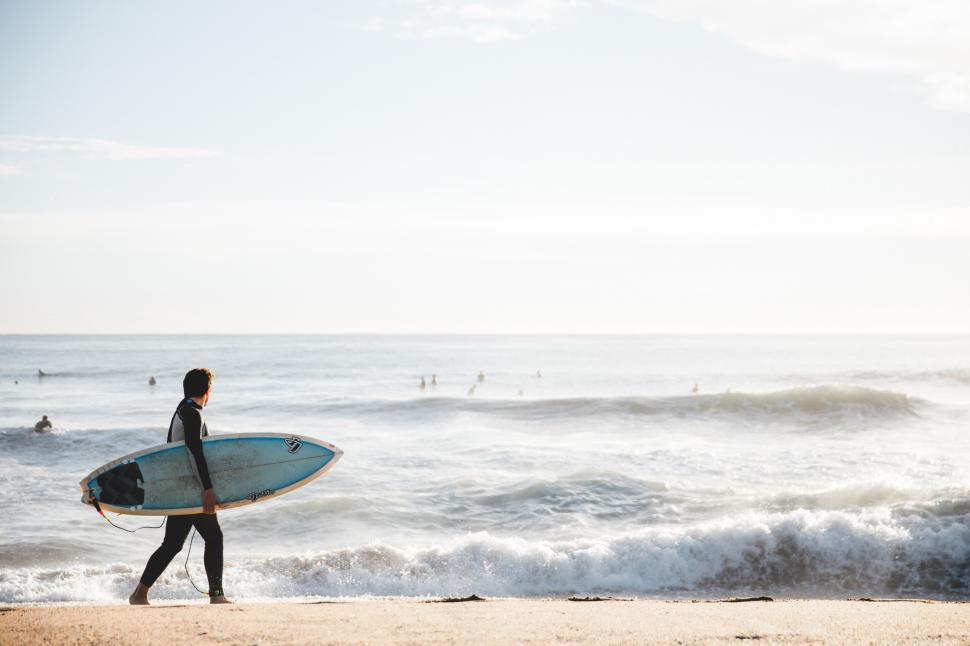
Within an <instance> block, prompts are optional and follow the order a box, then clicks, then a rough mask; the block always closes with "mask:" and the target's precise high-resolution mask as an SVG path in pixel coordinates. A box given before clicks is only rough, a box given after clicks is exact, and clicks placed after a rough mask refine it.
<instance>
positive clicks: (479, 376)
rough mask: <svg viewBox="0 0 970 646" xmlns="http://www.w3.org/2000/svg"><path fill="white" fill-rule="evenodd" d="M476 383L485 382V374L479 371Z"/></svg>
mask: <svg viewBox="0 0 970 646" xmlns="http://www.w3.org/2000/svg"><path fill="white" fill-rule="evenodd" d="M478 381H480V382H482V381H485V373H484V372H482V371H481V370H479V371H478Z"/></svg>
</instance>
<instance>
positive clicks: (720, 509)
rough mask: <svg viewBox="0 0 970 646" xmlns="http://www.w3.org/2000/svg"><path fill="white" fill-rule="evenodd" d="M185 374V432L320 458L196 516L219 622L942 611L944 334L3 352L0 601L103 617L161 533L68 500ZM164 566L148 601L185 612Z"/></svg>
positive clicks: (954, 444)
mask: <svg viewBox="0 0 970 646" xmlns="http://www.w3.org/2000/svg"><path fill="white" fill-rule="evenodd" d="M196 366H208V367H210V368H211V369H213V370H214V371H215V372H216V374H217V380H216V385H215V389H214V392H213V396H212V399H211V401H210V404H209V407H208V408H207V411H206V418H207V422H208V425H209V428H210V432H211V433H213V434H218V433H239V432H256V431H273V432H293V433H298V434H304V435H308V436H313V437H317V438H320V439H324V440H327V441H330V442H333V443H334V444H336V445H337V446H339V447H340V448H342V449H343V450H344V451H345V455H344V457H343V459H342V460H341V462H340V463H339V464H338V465H337V466H336V467H335V468H334V469H333V470H332V471H331V472H330V473H328V474H327V475H326V476H324V477H323V478H322V479H320V480H317V481H315V482H314V483H312V484H310V485H309V486H307V487H304V488H303V489H301V490H299V491H297V492H294V493H292V494H289V495H286V496H284V497H281V498H278V499H275V500H272V501H268V502H266V503H264V504H259V505H254V506H251V507H247V508H244V509H238V510H227V511H224V512H221V513H220V515H219V517H220V522H221V524H222V527H223V531H224V534H225V554H226V570H225V585H226V589H227V592H228V593H229V594H230V595H231V596H234V597H237V598H241V599H292V598H320V597H324V598H345V597H358V596H428V595H447V596H465V595H468V594H472V593H475V594H479V595H489V596H548V595H555V596H561V595H572V594H579V595H587V594H589V595H593V594H600V595H603V594H610V595H622V596H637V597H675V598H685V597H690V598H705V597H717V596H723V595H746V594H771V595H779V596H809V597H835V598H839V597H855V596H886V597H912V596H916V597H927V598H944V599H952V598H959V599H966V598H970V466H968V465H970V460H968V458H970V432H968V429H970V336H958V337H953V336H934V337H918V336H901V337H865V336H859V337H851V336H838V337H818V336H815V337H787V336H764V337H760V336H739V337H731V336H698V337H688V336H642V337H615V336H608V337H568V336H523V337H516V336H499V337H472V336H463V337H460V336H453V337H449V336H443V337H432V336H429V337H389V336H367V337H348V336H307V337H301V336H265V337H262V336H242V337H234V336H198V337H177V336H157V337H156V336H132V337H123V336H105V337H90V336H85V337H74V336H54V337H51V336H6V337H0V491H2V496H0V516H2V521H0V602H3V603H8V604H9V603H50V602H96V603H120V602H123V601H124V600H125V599H126V598H127V595H128V594H129V593H130V591H131V589H132V588H133V587H134V584H135V582H136V581H137V578H138V576H139V575H140V573H141V570H142V568H143V567H144V564H145V561H146V560H147V558H148V556H149V555H150V554H151V552H152V551H153V550H154V549H155V547H157V545H158V544H159V543H160V541H161V538H162V531H163V530H161V529H145V530H141V531H138V532H137V533H135V534H128V533H125V532H122V531H119V530H117V529H114V528H112V527H110V526H109V525H108V524H107V523H105V522H104V521H103V520H102V519H101V518H100V517H99V516H98V515H97V514H96V512H95V511H94V510H93V509H91V508H90V507H87V506H84V505H82V504H81V503H80V502H79V500H80V490H79V488H78V481H79V480H80V479H81V478H82V477H83V476H84V475H86V474H87V473H88V472H90V471H91V470H92V469H94V468H95V467H97V466H100V465H101V464H103V463H105V462H107V461H108V460H110V459H113V458H115V457H119V456H120V455H122V454H125V453H128V452H131V451H135V450H138V449H142V448H146V447H148V446H152V445H155V444H159V443H162V442H164V440H165V433H166V430H167V425H168V421H169V419H170V417H171V414H172V411H173V410H174V407H175V406H176V405H177V403H178V401H179V399H180V397H181V378H182V375H183V374H184V373H185V371H186V370H187V369H189V368H192V367H196ZM38 369H43V370H44V371H45V372H47V373H50V374H49V376H46V377H38V376H36V373H37V370H38ZM480 370H481V371H484V373H485V380H484V381H483V382H478V381H477V378H476V375H477V374H478V372H479V371H480ZM537 371H541V374H542V376H541V378H540V377H538V376H537ZM432 373H436V374H437V379H438V385H437V386H436V387H433V388H432V387H431V386H430V385H429V387H428V388H427V389H426V390H424V391H422V390H421V389H420V388H419V385H418V384H419V380H420V378H421V377H422V376H424V377H425V379H426V380H428V381H429V382H430V379H431V375H432ZM149 375H155V376H156V377H157V379H158V384H157V385H155V386H149V385H148V384H147V380H148V377H149ZM15 381H17V382H19V383H14V382H15ZM695 383H696V384H697V385H698V392H697V393H692V392H691V391H692V388H693V386H694V384H695ZM473 385H474V386H475V392H474V393H473V394H471V395H469V394H468V391H469V389H470V388H471V387H472V386H473ZM42 414H47V415H49V416H50V418H51V420H52V421H53V423H54V430H53V432H50V433H45V434H38V433H34V432H33V431H32V430H31V429H32V427H33V424H34V422H36V421H37V420H38V419H39V418H40V416H41V415H42ZM216 488H217V490H218V482H217V483H216ZM159 520H160V519H159ZM115 521H116V522H117V523H119V524H122V525H125V526H127V527H138V526H141V525H145V524H151V523H152V522H156V523H157V522H158V521H156V520H155V519H152V518H145V517H129V516H121V517H118V518H117V519H115ZM201 554H202V541H201V539H198V538H197V539H196V541H195V543H194V546H193V549H192V554H191V559H190V562H189V565H188V568H189V571H190V572H191V576H192V578H193V579H194V580H195V581H196V582H197V583H200V584H201V583H202V582H204V580H205V577H204V574H203V570H202V563H201ZM185 555H186V550H183V552H182V554H181V555H180V556H179V557H177V559H176V561H174V562H173V563H172V565H171V566H170V567H169V569H168V570H167V572H166V573H165V575H164V576H163V577H162V578H161V579H160V580H159V582H158V583H157V584H156V586H155V587H154V589H153V596H154V598H156V599H196V598H198V594H197V593H196V592H195V590H194V589H193V588H192V585H191V583H190V581H189V579H188V578H187V577H186V574H185V570H184V569H183V568H184V565H183V564H184V558H185Z"/></svg>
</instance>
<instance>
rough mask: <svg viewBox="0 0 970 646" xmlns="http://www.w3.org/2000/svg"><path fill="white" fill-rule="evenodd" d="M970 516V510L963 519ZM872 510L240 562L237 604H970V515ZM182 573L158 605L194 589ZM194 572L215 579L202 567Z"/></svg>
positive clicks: (29, 579) (120, 573)
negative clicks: (570, 599)
mask: <svg viewBox="0 0 970 646" xmlns="http://www.w3.org/2000/svg"><path fill="white" fill-rule="evenodd" d="M957 510H962V513H953V512H954V511H957ZM909 511H910V512H911V513H900V511H899V510H896V511H890V510H888V509H882V510H873V511H869V512H864V513H847V512H839V511H808V510H796V511H792V512H788V513H767V514H766V513H748V514H745V515H740V516H737V517H732V518H731V519H729V520H723V521H719V522H713V523H707V524H701V525H694V526H690V527H667V528H662V527H657V528H651V529H647V530H642V531H638V532H633V533H629V534H626V535H621V536H616V537H612V538H604V539H597V540H576V541H561V542H556V541H527V540H523V539H516V538H502V537H497V536H493V535H490V534H487V533H476V534H469V535H466V536H464V537H461V538H457V539H454V540H453V541H451V542H450V543H448V544H444V545H440V546H434V547H429V548H425V549H411V550H409V549H402V548H399V547H395V546H392V545H386V544H371V545H364V546H358V547H351V548H347V549H342V550H334V551H327V552H310V553H306V554H303V555H299V556H278V557H273V558H265V559H250V560H237V561H229V562H228V563H227V568H226V574H225V580H226V582H227V588H228V589H229V590H231V591H232V593H233V594H234V595H235V596H237V597H238V598H250V599H256V598H263V599H285V598H307V597H359V596H406V597H423V596H439V595H446V596H466V595H469V594H473V593H474V594H479V595H487V596H517V597H534V596H561V595H571V594H621V595H634V596H648V597H649V596H659V595H662V596H665V597H711V596H717V595H724V594H740V593H745V594H747V593H761V594H773V595H792V596H796V595H797V596H814V597H839V596H845V595H872V596H877V595H878V596H890V597H892V596H906V595H918V596H924V597H936V598H967V596H968V595H970V509H968V501H967V500H962V501H951V504H950V505H949V506H948V507H947V509H946V510H941V511H944V512H945V513H942V514H939V515H938V514H935V513H933V512H934V505H932V504H931V505H927V506H925V507H923V508H920V509H917V508H912V509H910V510H909ZM175 565H176V564H173V566H172V567H170V568H169V570H168V571H167V573H166V575H165V577H164V578H163V579H161V580H160V581H159V585H157V586H156V587H155V594H156V596H157V597H158V598H162V599H165V598H168V599H189V598H194V597H195V596H196V593H195V592H194V591H193V590H192V588H191V587H190V584H189V582H188V580H187V579H186V577H185V574H184V572H183V571H182V569H181V568H180V567H175ZM192 567H193V577H195V578H196V579H197V580H204V577H203V575H202V572H201V568H200V567H198V566H197V565H193V566H192ZM138 574H139V571H136V570H135V569H133V568H132V567H130V566H128V565H125V564H114V565H111V566H109V567H82V566H76V567H67V568H59V569H46V570H45V569H38V568H24V569H13V570H6V571H4V572H2V573H0V601H3V602H6V603H44V602H71V601H86V602H92V601H94V602H103V603H111V602H118V601H120V600H123V599H125V598H126V597H127V594H128V593H129V592H130V590H131V588H132V587H133V585H134V583H135V581H136V578H137V576H138Z"/></svg>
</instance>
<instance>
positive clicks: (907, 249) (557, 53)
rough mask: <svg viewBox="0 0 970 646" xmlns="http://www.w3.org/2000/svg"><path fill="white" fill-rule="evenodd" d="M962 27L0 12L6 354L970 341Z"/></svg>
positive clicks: (919, 17) (754, 11)
mask: <svg viewBox="0 0 970 646" xmlns="http://www.w3.org/2000/svg"><path fill="white" fill-rule="evenodd" d="M968 279H970V4H968V3H966V2H965V1H963V0H949V1H948V0H909V1H905V2H904V1H901V0H838V1H835V0H812V1H809V0H733V1H731V2H725V1H724V0H677V1H674V0H612V1H610V0H586V1H579V0H534V1H518V2H515V1H506V2H464V1H458V0H400V1H394V0H383V1H368V0H354V1H349V0H348V1H346V2H286V3H270V2H259V3H257V2H240V1H238V0H233V1H231V2H218V1H214V0H208V1H206V2H197V1H194V2H171V1H167V2H151V3H149V2H136V1H124V2H122V1H118V2H83V3H80V2H74V1H67V2H47V1H43V0H32V1H30V2H5V1H2V0H0V333H11V332H13V333H31V332H38V333H41V332H44V333H46V332H93V333H97V332H104V333H111V332H163V333H182V332H199V333H207V332H225V333H230V332H352V333H365V332H415V333H423V332H428V333H433V332H497V333H505V332H591V333H609V332H617V333H637V332H645V333H648V332H967V331H968V330H970V298H968V297H970V287H968Z"/></svg>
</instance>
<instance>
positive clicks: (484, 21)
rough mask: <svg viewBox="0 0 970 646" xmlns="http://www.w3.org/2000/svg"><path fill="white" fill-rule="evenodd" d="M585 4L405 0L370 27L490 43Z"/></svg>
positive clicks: (572, 0) (565, 0)
mask: <svg viewBox="0 0 970 646" xmlns="http://www.w3.org/2000/svg"><path fill="white" fill-rule="evenodd" d="M586 4H587V2H584V1H582V0H499V1H492V2H468V1H467V0H403V1H402V2H397V3H394V5H393V8H392V9H391V10H390V11H388V12H386V13H385V14H382V15H381V16H379V17H378V18H377V19H375V20H374V21H373V22H372V23H371V25H370V28H371V29H372V30H374V31H381V32H387V33H391V34H393V35H394V36H395V37H397V38H403V39H440V38H453V39H462V40H471V41H474V42H480V43H490V42H497V41H503V40H513V39H516V38H521V37H523V36H528V35H530V34H532V33H535V32H536V31H539V30H541V29H545V28H548V27H550V26H552V25H554V24H555V23H556V22H557V21H558V20H560V19H562V18H564V17H565V16H567V15H569V14H571V13H572V12H573V10H575V9H576V8H578V7H581V6H584V5H586Z"/></svg>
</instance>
